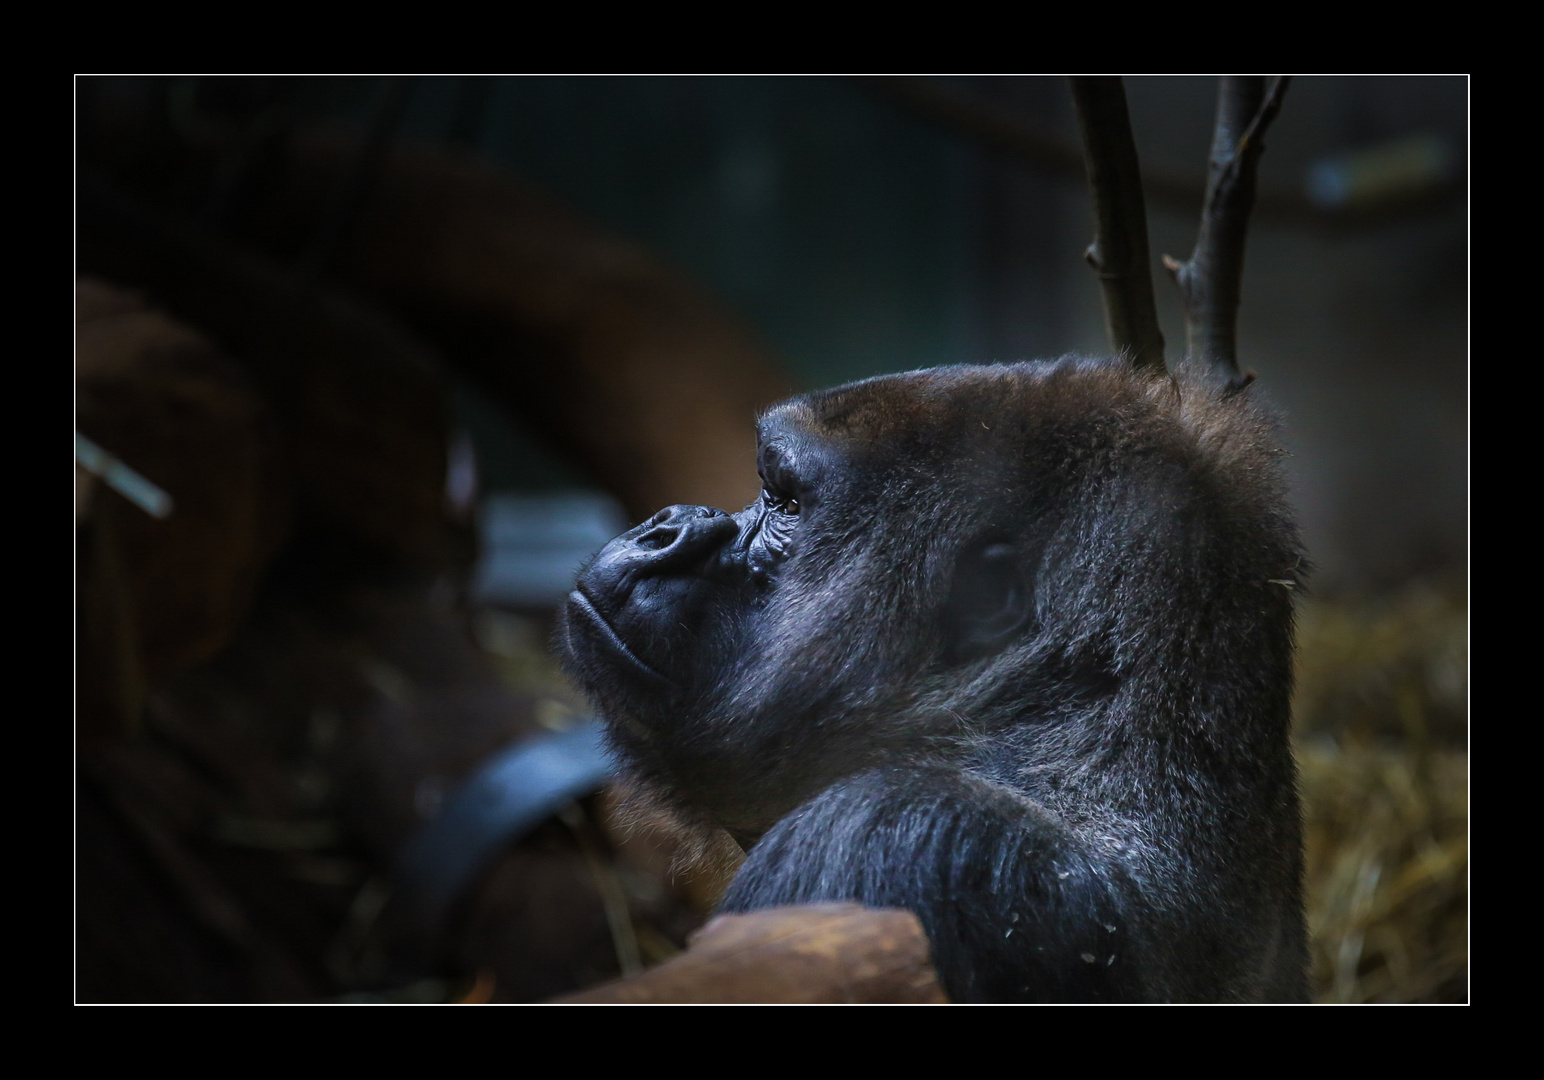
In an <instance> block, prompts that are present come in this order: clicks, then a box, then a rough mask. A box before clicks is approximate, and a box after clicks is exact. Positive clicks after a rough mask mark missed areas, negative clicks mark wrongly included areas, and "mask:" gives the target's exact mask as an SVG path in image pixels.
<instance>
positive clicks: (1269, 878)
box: [562, 360, 1307, 1001]
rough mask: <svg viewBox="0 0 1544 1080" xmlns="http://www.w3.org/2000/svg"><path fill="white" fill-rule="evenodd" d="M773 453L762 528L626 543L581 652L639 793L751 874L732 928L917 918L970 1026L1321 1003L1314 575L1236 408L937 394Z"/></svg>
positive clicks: (802, 426) (1131, 382)
mask: <svg viewBox="0 0 1544 1080" xmlns="http://www.w3.org/2000/svg"><path fill="white" fill-rule="evenodd" d="M761 435H762V465H763V476H764V479H765V480H766V481H767V483H768V493H767V494H766V495H765V496H764V497H763V499H762V500H760V501H758V502H757V503H753V504H752V505H751V506H749V507H747V508H746V509H745V510H744V511H742V512H741V513H739V514H736V515H733V516H731V515H727V514H723V513H720V512H719V511H713V510H707V509H705V508H702V507H672V508H670V509H668V510H665V511H661V512H660V514H658V515H656V516H655V518H654V519H652V520H651V521H649V522H645V523H644V524H643V525H640V526H639V527H638V528H636V529H633V530H632V531H630V532H628V533H626V534H624V535H623V536H621V537H618V538H617V539H616V540H614V541H612V543H611V544H610V545H608V546H607V547H606V548H605V549H604V550H603V551H602V552H601V553H600V554H599V555H598V556H597V557H596V559H595V560H594V562H593V563H592V564H591V565H590V567H589V568H588V569H587V570H586V571H585V572H584V573H582V574H581V575H580V577H579V582H578V589H577V590H576V592H575V594H574V595H573V596H572V597H571V598H570V602H569V605H568V607H567V610H566V612H565V618H564V627H563V631H562V632H563V636H564V640H565V642H566V643H567V649H568V653H569V663H570V669H571V670H572V671H573V673H574V674H575V675H576V676H577V678H578V679H579V680H580V682H581V683H582V684H583V685H584V687H585V688H586V690H587V691H588V692H589V694H590V695H591V696H592V698H593V699H594V701H595V702H596V704H597V705H598V707H599V708H600V709H601V710H602V712H603V713H604V714H605V715H606V717H607V718H608V720H609V722H610V725H611V727H610V730H611V735H612V741H613V743H614V745H615V747H616V748H617V750H618V751H619V752H620V753H621V755H622V756H623V758H624V759H625V760H626V761H627V762H628V764H629V766H630V768H631V769H632V771H633V772H634V773H635V775H636V776H637V778H638V779H639V780H640V781H641V782H642V783H644V784H645V785H647V786H649V787H651V788H653V789H654V790H655V791H658V792H662V793H664V794H665V795H666V797H667V798H668V799H669V800H670V801H671V802H672V803H673V804H674V805H676V806H677V807H679V808H681V809H682V810H683V811H684V812H686V813H688V814H691V815H694V816H695V817H696V818H697V819H698V820H700V821H703V822H709V823H713V824H717V825H722V826H724V827H725V828H727V829H729V830H730V832H731V833H732V834H733V835H734V836H736V838H738V839H740V840H741V842H742V843H743V844H745V845H746V846H748V849H749V854H748V856H747V858H746V862H745V865H744V866H743V868H742V869H741V871H740V873H739V875H738V877H737V878H736V879H735V881H734V883H733V885H732V886H731V887H730V890H729V892H728V894H727V896H726V897H725V899H724V902H723V910H725V911H744V910H748V909H751V908H758V907H766V906H770V905H774V904H783V903H799V902H806V901H823V900H858V901H862V902H864V903H867V904H873V905H882V906H899V907H906V908H910V909H911V910H913V911H915V912H916V913H917V914H918V915H919V916H920V917H921V919H922V921H923V924H924V925H925V926H926V928H927V931H928V934H929V937H930V938H931V940H932V942H933V947H934V954H935V959H936V960H937V963H938V966H939V969H940V971H941V973H942V975H943V980H944V984H945V987H946V989H947V990H948V992H949V994H950V996H951V997H952V998H954V999H955V1000H959V1001H980V1000H985V1001H1016V1000H1029V1001H1035V1000H1105V1001H1110V1000H1125V1001H1154V1000H1157V1001H1166V1000H1169V1001H1182V1000H1183V1001H1206V1000H1212V1001H1217V1000H1221V1001H1258V1000H1303V999H1304V998H1305V997H1306V994H1307V984H1306V957H1307V948H1306V940H1305V931H1304V924H1303V914H1302V903H1301V884H1300V879H1301V875H1302V854H1301V849H1302V836H1301V823H1300V819H1299V809H1298V800H1297V791H1296V782H1295V773H1294V766H1293V761H1292V755H1291V749H1290V745H1289V742H1288V707H1289V698H1290V696H1291V684H1292V596H1291V589H1292V587H1293V586H1294V584H1295V583H1296V581H1297V577H1298V574H1299V572H1300V570H1299V568H1300V566H1301V558H1300V551H1299V546H1298V540H1297V535H1296V532H1295V530H1294V527H1293V525H1292V522H1291V519H1290V516H1289V514H1288V512H1287V509H1286V504H1285V499H1284V495H1283V488H1282V479H1281V476H1280V471H1279V466H1278V459H1279V456H1280V454H1279V451H1278V450H1277V448H1276V445H1275V442H1274V439H1273V433H1272V428H1271V424H1270V422H1269V420H1268V418H1266V417H1265V416H1263V415H1262V414H1261V412H1260V411H1259V410H1258V408H1257V407H1256V406H1254V405H1252V404H1251V403H1250V401H1249V398H1248V394H1247V393H1240V394H1229V393H1227V392H1226V391H1223V390H1221V389H1218V388H1215V387H1210V386H1208V385H1205V384H1204V383H1203V382H1202V381H1200V380H1199V379H1193V378H1190V377H1188V376H1186V375H1185V374H1184V373H1181V374H1180V375H1179V376H1178V377H1177V378H1176V379H1174V380H1172V381H1171V380H1169V379H1167V378H1158V379H1153V378H1150V377H1147V376H1143V375H1139V374H1136V373H1134V372H1133V371H1131V370H1130V368H1129V367H1128V366H1127V365H1125V364H1121V363H1116V362H1113V361H1109V362H1105V361H1091V360H1063V361H1059V362H1055V363H1036V364H1015V365H1002V366H991V367H953V368H939V369H935V370H929V371H918V372H911V373H908V374H903V375H892V376H884V377H881V378H877V379H870V380H867V381H865V382H859V383H854V384H852V385H849V386H844V387H839V388H837V389H834V390H828V391H824V392H821V393H815V394H810V395H807V396H805V397H802V398H795V399H794V400H792V401H790V402H787V403H785V404H783V405H780V406H777V407H776V408H774V409H772V410H771V411H770V412H768V413H767V414H766V415H765V416H764V417H763V418H762V421H761ZM790 500H796V505H795V502H794V501H790Z"/></svg>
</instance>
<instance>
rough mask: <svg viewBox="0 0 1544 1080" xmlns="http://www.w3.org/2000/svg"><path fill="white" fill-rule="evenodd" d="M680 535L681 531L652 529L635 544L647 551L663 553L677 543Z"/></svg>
mask: <svg viewBox="0 0 1544 1080" xmlns="http://www.w3.org/2000/svg"><path fill="white" fill-rule="evenodd" d="M679 535H681V532H680V530H679V529H650V530H649V531H648V532H646V533H644V534H643V535H642V536H640V537H638V539H637V540H636V541H634V542H635V543H636V544H637V545H638V546H639V547H641V548H643V549H644V550H645V551H663V550H664V549H665V548H667V547H669V546H670V545H671V544H673V543H675V541H676V537H677V536H679Z"/></svg>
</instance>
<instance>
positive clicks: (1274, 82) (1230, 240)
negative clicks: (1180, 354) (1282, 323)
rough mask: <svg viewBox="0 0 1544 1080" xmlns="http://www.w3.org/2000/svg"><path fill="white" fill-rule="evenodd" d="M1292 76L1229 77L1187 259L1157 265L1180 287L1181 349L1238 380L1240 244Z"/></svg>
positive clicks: (1221, 97) (1219, 99)
mask: <svg viewBox="0 0 1544 1080" xmlns="http://www.w3.org/2000/svg"><path fill="white" fill-rule="evenodd" d="M1289 81H1290V79H1289V78H1288V77H1287V76H1284V75H1278V76H1275V77H1274V78H1272V79H1270V80H1269V85H1268V86H1267V80H1266V78H1265V77H1264V76H1260V75H1232V76H1228V77H1226V78H1224V79H1223V80H1222V85H1221V87H1220V88H1219V90H1218V93H1217V123H1216V126H1215V128H1214V130H1213V133H1212V156H1211V164H1210V166H1209V168H1208V170H1207V178H1206V202H1205V205H1204V206H1203V207H1202V210H1201V231H1200V233H1199V235H1198V236H1197V237H1196V246H1195V251H1194V252H1193V253H1192V254H1191V256H1190V258H1189V260H1188V261H1186V262H1183V263H1182V262H1180V261H1178V260H1177V259H1174V258H1171V257H1170V256H1168V255H1165V256H1164V257H1163V265H1164V266H1165V267H1166V268H1167V269H1168V271H1169V273H1170V275H1171V276H1172V277H1173V278H1174V282H1175V284H1176V285H1178V286H1179V291H1180V298H1181V300H1182V302H1183V303H1184V307H1185V337H1186V343H1185V344H1186V350H1187V352H1188V354H1189V357H1190V359H1191V360H1192V361H1194V362H1201V363H1206V364H1209V365H1211V367H1212V368H1213V369H1214V370H1216V371H1217V372H1219V373H1220V374H1222V375H1224V376H1226V377H1227V378H1228V379H1230V380H1231V381H1232V382H1234V383H1235V384H1237V385H1243V384H1244V383H1247V382H1248V381H1249V379H1250V378H1252V376H1247V375H1242V374H1241V373H1240V372H1239V367H1238V340H1237V331H1238V305H1239V297H1240V290H1241V285H1242V282H1243V277H1244V241H1245V238H1246V236H1247V234H1248V229H1249V212H1250V210H1251V209H1252V208H1253V206H1254V198H1255V180H1256V175H1257V173H1258V171H1259V163H1260V154H1261V153H1262V152H1263V151H1264V150H1265V142H1264V139H1265V132H1266V129H1268V128H1269V127H1270V125H1271V121H1273V120H1275V119H1276V114H1277V112H1279V111H1280V109H1281V99H1282V97H1283V96H1284V95H1285V94H1286V92H1287V84H1288V82H1289Z"/></svg>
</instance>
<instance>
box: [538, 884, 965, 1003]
mask: <svg viewBox="0 0 1544 1080" xmlns="http://www.w3.org/2000/svg"><path fill="white" fill-rule="evenodd" d="M947 1001H948V999H947V998H946V997H945V996H944V992H943V990H942V989H941V988H940V987H939V985H938V976H937V973H936V972H935V971H934V970H933V964H932V961H931V960H930V959H929V954H928V940H927V935H926V934H924V933H923V932H922V924H921V923H920V922H918V921H917V917H916V916H915V915H913V914H912V913H911V912H909V911H899V910H894V909H880V908H865V907H861V906H859V905H857V904H812V905H809V906H807V907H786V908H771V909H768V910H766V911H756V912H752V913H750V914H748V915H720V916H719V917H718V918H716V919H714V920H713V921H712V922H710V923H708V924H707V925H706V926H704V927H703V928H702V929H701V930H700V931H698V932H697V933H696V934H695V935H694V936H693V938H692V940H691V944H690V947H689V948H688V949H687V951H686V952H685V953H683V954H681V955H680V956H678V957H676V958H675V959H673V960H670V961H667V962H666V963H664V964H661V965H659V966H658V967H656V968H651V969H650V970H648V971H645V972H644V973H642V974H641V975H637V976H634V977H633V978H631V979H622V980H619V981H617V982H612V983H607V984H605V985H604V986H598V987H596V988H594V989H592V990H586V991H584V992H583V993H579V994H571V995H569V996H568V997H564V998H559V999H558V1002H559V1003H561V1004H573V1005H665V1004H678V1005H707V1004H722V1005H751V1004H788V1005H794V1004H799V1005H820V1004H869V1005H881V1004H891V1005H937V1004H946V1003H947Z"/></svg>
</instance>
